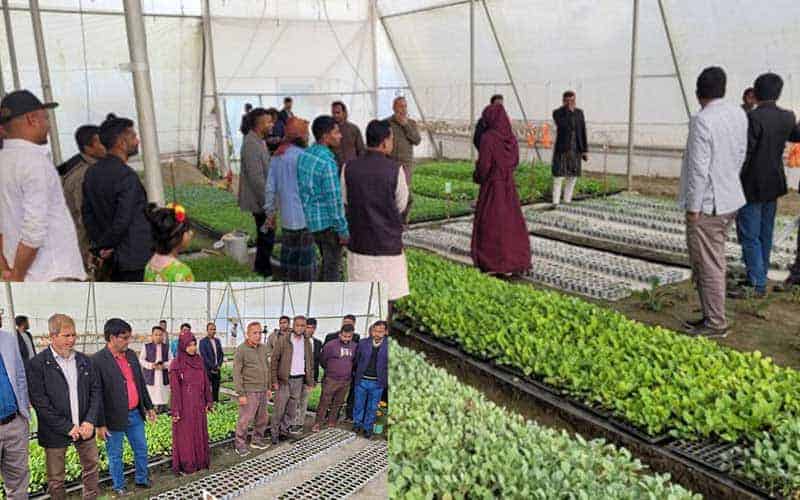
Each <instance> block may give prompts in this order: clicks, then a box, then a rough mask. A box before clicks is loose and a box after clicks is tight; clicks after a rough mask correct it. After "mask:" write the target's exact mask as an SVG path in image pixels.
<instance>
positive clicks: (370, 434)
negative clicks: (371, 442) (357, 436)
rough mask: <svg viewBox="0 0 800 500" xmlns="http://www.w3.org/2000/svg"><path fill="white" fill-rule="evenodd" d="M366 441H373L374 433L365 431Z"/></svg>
mask: <svg viewBox="0 0 800 500" xmlns="http://www.w3.org/2000/svg"><path fill="white" fill-rule="evenodd" d="M364 439H372V431H364Z"/></svg>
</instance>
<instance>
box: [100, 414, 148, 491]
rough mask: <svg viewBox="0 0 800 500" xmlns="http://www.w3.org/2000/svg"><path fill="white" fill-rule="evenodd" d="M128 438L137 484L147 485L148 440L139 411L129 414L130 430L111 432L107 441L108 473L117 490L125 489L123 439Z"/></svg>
mask: <svg viewBox="0 0 800 500" xmlns="http://www.w3.org/2000/svg"><path fill="white" fill-rule="evenodd" d="M123 436H128V443H130V445H131V448H132V449H133V461H134V464H135V465H136V484H146V483H147V480H148V477H147V440H146V439H145V437H144V420H142V416H141V415H140V414H139V410H138V409H133V410H131V411H130V412H129V413H128V428H127V429H125V430H124V431H109V436H108V439H106V452H107V453H108V471H109V472H110V473H111V481H112V482H113V483H114V489H115V490H121V489H122V488H124V487H125V474H124V470H125V469H124V466H123V465H122V438H123Z"/></svg>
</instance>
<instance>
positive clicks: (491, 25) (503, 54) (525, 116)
mask: <svg viewBox="0 0 800 500" xmlns="http://www.w3.org/2000/svg"><path fill="white" fill-rule="evenodd" d="M482 3H483V11H484V12H486V19H487V20H488V21H489V28H491V30H492V36H493V37H494V43H495V45H496V46H497V51H498V52H500V59H502V61H503V66H504V67H505V68H506V75H508V81H509V82H510V83H511V89H512V90H513V91H514V97H515V98H516V100H517V106H519V111H520V113H522V120H523V121H524V122H525V125H528V114H527V113H526V112H525V106H523V105H522V97H520V95H519V91H518V90H517V84H516V82H514V75H513V74H512V73H511V66H510V65H509V64H508V59H507V58H506V51H505V49H503V44H501V43H500V37H499V36H497V29H496V28H495V26H494V19H492V15H491V14H490V13H489V6H488V5H486V0H482ZM533 149H534V150H535V151H536V158H537V159H538V160H539V161H542V154H541V152H539V146H537V145H536V143H534V144H533Z"/></svg>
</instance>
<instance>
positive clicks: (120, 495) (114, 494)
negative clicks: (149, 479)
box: [111, 488, 133, 498]
mask: <svg viewBox="0 0 800 500" xmlns="http://www.w3.org/2000/svg"><path fill="white" fill-rule="evenodd" d="M129 496H133V492H132V491H128V490H126V489H125V488H122V489H120V490H114V491H112V492H111V498H124V497H129Z"/></svg>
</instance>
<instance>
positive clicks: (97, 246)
mask: <svg viewBox="0 0 800 500" xmlns="http://www.w3.org/2000/svg"><path fill="white" fill-rule="evenodd" d="M99 135H100V141H101V142H102V143H103V146H105V148H106V151H107V154H106V157H105V158H103V159H102V160H99V161H98V162H97V163H95V164H94V165H92V166H91V167H89V169H88V170H87V171H86V177H85V179H84V181H83V210H82V213H83V223H84V225H85V226H86V232H87V233H88V234H89V240H90V241H91V248H92V251H93V252H95V254H96V255H97V256H98V257H99V258H100V259H102V260H103V261H107V262H110V263H111V281H144V268H145V266H146V265H147V261H148V260H150V257H151V256H152V254H153V250H152V248H153V235H152V231H151V229H150V223H149V222H148V221H147V218H146V217H145V207H147V193H146V192H145V190H144V186H142V181H141V180H139V176H138V175H136V172H135V171H134V170H133V169H132V168H131V167H130V166H128V164H127V162H128V158H130V157H131V156H135V155H136V154H138V152H139V137H138V136H137V135H136V130H135V129H134V128H133V121H132V120H129V119H127V118H119V117H117V116H115V115H113V114H109V115H108V117H107V118H106V120H105V121H104V122H103V123H102V125H100V131H99Z"/></svg>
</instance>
